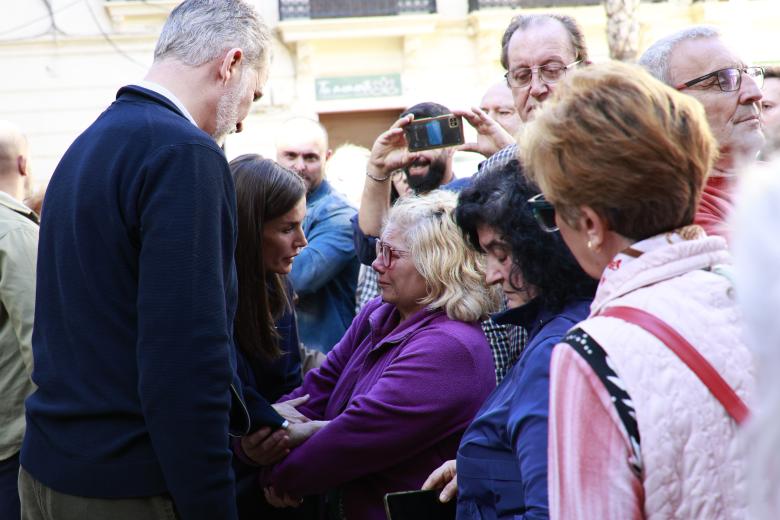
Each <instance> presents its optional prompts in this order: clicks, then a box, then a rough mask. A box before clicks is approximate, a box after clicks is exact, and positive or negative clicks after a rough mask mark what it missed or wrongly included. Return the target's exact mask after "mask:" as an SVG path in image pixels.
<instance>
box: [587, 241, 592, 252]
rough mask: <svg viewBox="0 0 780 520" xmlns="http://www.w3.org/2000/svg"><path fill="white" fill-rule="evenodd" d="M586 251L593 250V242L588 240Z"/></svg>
mask: <svg viewBox="0 0 780 520" xmlns="http://www.w3.org/2000/svg"><path fill="white" fill-rule="evenodd" d="M588 249H591V250H592V249H593V242H591V241H590V240H588Z"/></svg>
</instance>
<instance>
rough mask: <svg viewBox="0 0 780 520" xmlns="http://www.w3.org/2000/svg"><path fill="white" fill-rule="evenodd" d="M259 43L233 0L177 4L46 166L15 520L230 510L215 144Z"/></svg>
mask: <svg viewBox="0 0 780 520" xmlns="http://www.w3.org/2000/svg"><path fill="white" fill-rule="evenodd" d="M269 49H270V35H269V32H268V29H267V28H266V27H265V26H264V25H263V23H262V22H261V20H260V19H259V17H258V15H257V14H256V12H255V10H254V9H253V8H252V7H251V6H250V5H248V4H247V3H246V2H244V1H243V0H186V1H184V2H182V3H181V4H180V5H179V6H178V7H176V8H175V9H174V10H173V12H172V13H171V15H170V17H169V18H168V21H167V22H166V24H165V26H164V27H163V30H162V34H161V36H160V39H159V41H158V43H157V47H156V49H155V59H154V64H153V65H152V67H151V69H150V70H149V73H148V74H147V76H146V78H145V79H144V80H143V81H141V82H139V83H137V84H135V85H128V86H125V87H123V88H121V89H120V90H119V92H118V94H117V99H116V101H115V102H114V103H113V104H112V105H111V106H110V107H109V108H108V109H107V110H106V111H105V112H103V114H101V115H100V116H99V117H98V119H97V120H96V121H95V122H94V123H93V124H92V125H91V126H90V127H89V128H87V129H86V130H85V131H84V133H82V134H81V135H80V136H79V137H78V138H77V139H76V141H74V143H73V144H72V145H71V146H70V148H69V149H68V151H67V152H65V155H64V156H63V158H62V160H61V161H60V163H59V165H58V166H57V169H56V170H55V172H54V174H53V176H52V179H51V182H50V184H49V187H48V189H47V193H46V201H45V207H46V210H45V211H44V212H43V220H42V222H41V228H40V247H39V251H38V253H39V254H38V273H37V274H38V282H37V289H38V290H37V302H38V305H36V312H35V329H34V331H33V356H34V364H35V369H34V371H33V380H34V382H35V383H36V384H37V385H38V389H37V390H36V391H35V392H34V393H33V394H32V395H31V396H30V397H29V398H28V399H27V402H26V407H27V431H26V433H25V437H24V441H23V444H22V451H21V466H22V469H21V471H20V475H19V488H20V495H21V501H22V518H24V519H30V520H32V519H44V518H56V519H58V520H67V519H74V520H75V519H79V520H85V519H86V520H89V519H98V518H101V519H106V518H110V519H112V520H123V519H127V520H130V519H140V518H143V519H158V518H159V519H162V518H166V519H167V518H176V517H179V518H186V519H203V520H206V519H214V518H220V519H228V520H230V519H234V518H236V517H237V511H236V492H235V483H234V480H235V479H234V475H233V472H232V469H231V453H230V451H229V449H228V444H229V443H228V433H229V432H230V431H233V432H235V433H236V434H237V435H241V434H245V433H246V432H247V429H248V421H247V417H246V412H245V410H246V409H245V408H244V407H243V406H242V403H240V401H241V397H240V393H239V390H237V388H240V385H239V384H237V379H236V377H237V376H236V369H235V361H236V360H235V351H234V349H233V345H232V327H233V319H234V314H235V308H236V295H237V289H236V274H235V267H234V263H233V254H234V251H235V244H236V236H235V235H236V202H235V193H234V188H233V181H232V178H231V176H230V169H229V167H228V164H227V161H226V160H225V156H224V154H223V152H222V150H221V149H220V147H219V145H218V142H219V141H220V140H221V139H222V138H223V137H224V136H225V135H227V134H228V133H230V132H233V131H240V130H241V121H242V120H243V119H244V117H246V115H247V113H248V111H249V107H250V105H251V104H252V101H253V100H257V99H258V98H260V96H261V95H262V88H263V85H264V84H265V82H266V78H267V75H268V64H269V52H270V51H269ZM231 402H233V403H234V404H233V406H232V408H231ZM231 427H233V428H231Z"/></svg>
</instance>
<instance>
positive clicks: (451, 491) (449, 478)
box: [422, 460, 458, 502]
mask: <svg viewBox="0 0 780 520" xmlns="http://www.w3.org/2000/svg"><path fill="white" fill-rule="evenodd" d="M422 488H423V489H441V493H440V494H439V501H440V502H449V501H450V500H451V499H452V497H454V496H456V495H457V494H458V471H457V469H456V468H455V461H454V460H448V461H447V462H445V463H444V464H442V465H441V466H439V467H438V468H437V469H435V470H434V471H433V473H431V474H430V475H429V476H428V479H427V480H426V481H425V483H424V484H423V485H422ZM442 488H444V489H442Z"/></svg>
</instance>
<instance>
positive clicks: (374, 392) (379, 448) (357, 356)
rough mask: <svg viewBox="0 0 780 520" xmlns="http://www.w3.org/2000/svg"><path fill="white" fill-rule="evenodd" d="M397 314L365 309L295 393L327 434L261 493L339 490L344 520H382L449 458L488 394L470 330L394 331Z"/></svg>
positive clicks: (490, 384) (378, 307)
mask: <svg viewBox="0 0 780 520" xmlns="http://www.w3.org/2000/svg"><path fill="white" fill-rule="evenodd" d="M398 319H399V316H398V312H397V311H396V309H395V306H393V305H391V304H387V303H382V302H381V299H380V298H376V299H374V300H373V301H371V302H369V303H368V304H366V306H365V307H364V308H363V310H362V311H361V313H360V314H359V315H358V316H357V317H356V318H355V320H354V321H353V322H352V325H351V326H350V328H349V329H348V330H347V333H346V334H345V335H344V337H343V338H342V340H341V341H340V342H339V343H338V344H337V345H336V346H335V347H334V348H333V350H332V351H331V352H330V353H329V354H328V358H327V360H326V361H325V363H324V364H323V365H322V367H320V368H319V369H318V370H313V371H311V372H309V373H308V374H307V375H306V379H305V380H304V382H303V386H301V387H300V388H298V389H297V390H295V391H294V392H293V393H291V394H290V395H288V396H285V397H282V398H281V400H286V399H291V398H293V397H298V396H300V395H303V394H307V393H308V394H310V395H311V399H310V400H309V401H308V402H307V403H306V404H305V405H303V406H301V407H299V410H300V411H301V412H302V413H304V414H305V415H307V416H308V417H310V418H312V419H319V420H330V421H331V422H330V424H328V426H326V427H325V428H323V429H322V430H320V431H319V432H318V433H316V434H315V435H314V436H312V437H311V438H310V439H309V440H308V441H306V442H305V443H304V444H302V445H301V446H300V447H298V448H296V449H295V450H293V451H292V453H290V455H288V456H287V458H286V459H284V460H283V461H282V462H281V463H280V464H278V465H277V466H276V467H275V468H274V469H273V471H272V472H271V475H270V478H269V479H268V482H267V483H270V484H273V486H274V487H276V488H277V489H278V490H280V491H283V492H286V493H289V494H291V495H296V496H303V495H309V494H315V493H323V492H325V491H327V490H331V489H335V488H339V489H340V490H341V491H342V497H343V504H344V511H345V513H346V516H347V518H349V519H360V520H363V519H368V520H372V519H377V520H383V519H384V518H385V513H384V503H383V497H384V494H385V493H389V492H392V491H405V490H411V489H419V488H420V486H421V485H422V483H423V482H424V481H425V479H426V477H427V476H428V475H429V474H430V473H431V471H433V470H434V469H436V468H437V467H438V466H440V465H441V464H442V463H443V462H444V461H446V460H449V459H453V458H455V453H456V451H457V449H458V443H459V442H460V437H461V435H462V434H463V431H464V430H465V429H466V427H467V426H468V425H469V423H470V422H471V420H472V419H473V417H474V415H475V414H476V412H477V410H478V409H479V407H480V406H481V404H482V402H483V401H484V400H485V398H486V397H487V396H488V394H489V393H490V391H491V390H492V389H493V388H494V387H495V371H494V368H493V358H492V355H491V353H490V347H489V346H488V343H487V340H486V339H485V335H484V333H483V332H482V329H481V328H480V326H479V324H478V323H464V322H460V321H455V320H451V319H449V318H448V317H447V314H446V313H445V312H444V311H443V310H436V311H430V310H426V309H423V310H421V311H419V312H417V313H415V314H413V315H412V316H410V317H409V319H407V321H406V322H404V323H403V324H402V325H401V326H398Z"/></svg>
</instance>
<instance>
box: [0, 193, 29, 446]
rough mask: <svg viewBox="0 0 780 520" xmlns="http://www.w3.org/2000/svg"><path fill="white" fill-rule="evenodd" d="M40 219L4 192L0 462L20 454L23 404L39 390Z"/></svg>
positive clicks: (0, 213)
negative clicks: (35, 376) (35, 341)
mask: <svg viewBox="0 0 780 520" xmlns="http://www.w3.org/2000/svg"><path fill="white" fill-rule="evenodd" d="M37 256H38V216H37V215H36V214H35V213H34V212H33V211H32V210H31V209H30V208H28V207H27V206H25V205H24V204H22V203H21V202H18V201H17V200H16V199H14V198H13V197H11V196H10V195H8V194H7V193H4V192H0V367H2V368H1V369H0V396H2V399H0V424H2V427H0V460H5V459H7V458H9V457H11V456H13V455H14V454H16V453H17V452H18V451H19V449H20V448H21V445H22V437H23V436H24V425H25V420H24V400H25V399H26V398H27V396H28V395H30V393H32V391H33V389H34V385H33V383H32V380H31V379H30V377H31V374H32V366H33V360H32V330H33V317H34V314H35V264H36V261H37Z"/></svg>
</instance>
